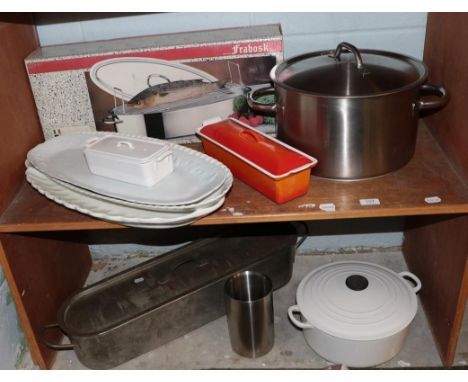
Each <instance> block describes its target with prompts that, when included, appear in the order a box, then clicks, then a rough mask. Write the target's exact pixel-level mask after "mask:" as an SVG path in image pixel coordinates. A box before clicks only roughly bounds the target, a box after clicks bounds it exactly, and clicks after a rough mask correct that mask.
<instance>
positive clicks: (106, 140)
mask: <svg viewBox="0 0 468 382" xmlns="http://www.w3.org/2000/svg"><path fill="white" fill-rule="evenodd" d="M84 155H85V157H86V162H87V163H88V167H89V170H90V171H91V172H92V173H93V174H95V175H100V176H104V177H107V178H112V179H117V180H120V181H122V182H127V183H132V184H137V185H141V186H147V187H150V186H152V185H154V184H155V183H157V182H159V181H160V180H161V179H163V178H164V177H166V176H167V175H169V174H170V173H171V172H172V171H173V163H172V150H171V148H170V146H169V145H168V144H165V143H164V142H159V141H157V140H148V139H139V138H134V137H122V136H114V135H112V134H109V135H105V136H103V137H102V138H99V137H96V138H93V139H91V140H90V141H88V143H87V145H86V148H85V149H84Z"/></svg>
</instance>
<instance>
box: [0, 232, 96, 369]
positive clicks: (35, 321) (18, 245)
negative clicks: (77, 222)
mask: <svg viewBox="0 0 468 382" xmlns="http://www.w3.org/2000/svg"><path fill="white" fill-rule="evenodd" d="M0 262H1V265H2V267H3V271H4V273H5V278H6V279H7V281H8V285H9V287H10V290H11V294H12V296H13V300H14V302H15V304H16V309H17V312H18V316H19V319H20V322H21V325H22V327H23V331H24V335H25V337H26V341H27V344H28V347H29V350H30V352H31V357H32V360H33V362H34V363H35V364H36V365H37V366H38V367H39V368H41V369H49V368H51V366H52V364H53V362H54V360H55V355H56V352H55V351H53V350H51V349H49V348H48V347H46V346H45V345H44V344H43V343H42V342H41V339H40V331H41V328H42V327H43V326H44V325H46V324H50V323H53V322H56V321H57V311H58V308H59V307H60V305H61V304H62V303H63V301H64V300H65V299H66V298H67V297H68V296H69V295H71V294H72V293H74V292H75V291H77V290H78V289H80V288H81V287H82V286H83V284H84V282H85V281H86V278H87V276H88V274H89V270H90V268H91V256H90V253H89V249H88V246H87V245H85V244H81V243H74V242H69V241H60V240H56V239H55V238H50V237H47V236H46V235H43V236H40V235H37V236H34V235H19V234H2V235H0ZM60 338H61V334H60V333H55V338H53V337H52V336H51V338H50V339H51V340H52V339H53V340H54V341H60Z"/></svg>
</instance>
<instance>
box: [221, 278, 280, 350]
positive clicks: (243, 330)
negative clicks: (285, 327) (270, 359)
mask: <svg viewBox="0 0 468 382" xmlns="http://www.w3.org/2000/svg"><path fill="white" fill-rule="evenodd" d="M224 291H225V305H226V315H227V321H228V327H229V338H230V341H231V346H232V349H233V350H234V351H235V352H236V353H238V354H240V355H241V356H244V357H249V358H257V357H260V356H262V355H264V354H266V353H268V352H269V351H270V350H271V348H272V347H273V344H274V340H275V334H274V315H273V296H272V284H271V280H270V278H269V277H268V276H266V275H264V274H262V273H258V272H253V271H244V272H240V273H236V274H235V275H233V276H232V277H231V278H229V279H228V280H227V282H226V284H225V288H224Z"/></svg>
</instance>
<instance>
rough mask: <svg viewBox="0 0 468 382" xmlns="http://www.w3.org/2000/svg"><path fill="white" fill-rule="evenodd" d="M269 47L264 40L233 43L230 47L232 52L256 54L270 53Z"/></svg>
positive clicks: (236, 53)
mask: <svg viewBox="0 0 468 382" xmlns="http://www.w3.org/2000/svg"><path fill="white" fill-rule="evenodd" d="M270 52H271V47H270V46H268V44H267V43H266V42H264V43H261V44H255V45H254V44H250V43H249V44H243V45H241V44H235V45H233V47H232V54H233V55H238V54H258V53H270Z"/></svg>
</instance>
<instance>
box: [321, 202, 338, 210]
mask: <svg viewBox="0 0 468 382" xmlns="http://www.w3.org/2000/svg"><path fill="white" fill-rule="evenodd" d="M319 208H320V209H321V210H322V211H326V212H333V211H335V205H334V204H333V203H322V204H320V206H319Z"/></svg>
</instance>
